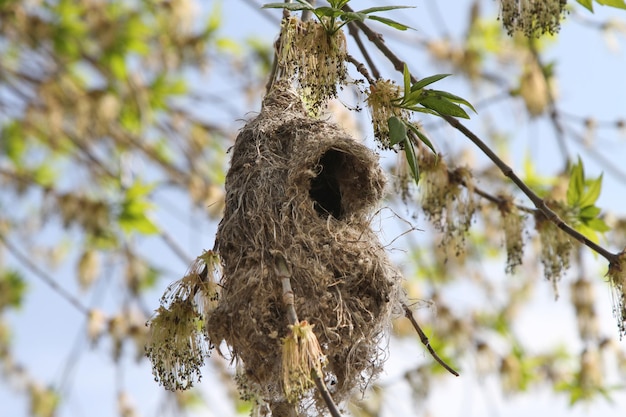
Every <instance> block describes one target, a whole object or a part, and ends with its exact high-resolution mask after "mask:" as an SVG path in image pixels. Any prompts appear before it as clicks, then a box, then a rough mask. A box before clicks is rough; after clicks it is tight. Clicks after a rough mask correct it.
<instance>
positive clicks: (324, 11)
mask: <svg viewBox="0 0 626 417" xmlns="http://www.w3.org/2000/svg"><path fill="white" fill-rule="evenodd" d="M343 14H345V12H344V11H343V10H339V9H335V8H334V7H318V8H317V9H315V15H316V16H317V17H318V18H319V17H320V16H326V17H331V18H337V17H339V16H341V15H343Z"/></svg>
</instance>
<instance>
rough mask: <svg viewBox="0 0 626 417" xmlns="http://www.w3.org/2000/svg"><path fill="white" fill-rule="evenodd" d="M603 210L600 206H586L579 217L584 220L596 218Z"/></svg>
mask: <svg viewBox="0 0 626 417" xmlns="http://www.w3.org/2000/svg"><path fill="white" fill-rule="evenodd" d="M601 211H602V210H601V209H600V207H596V206H586V207H584V208H583V209H582V210H581V211H580V213H579V214H578V218H580V219H581V220H582V221H583V222H585V221H588V220H591V219H595V218H596V217H597V216H598V214H600V212H601Z"/></svg>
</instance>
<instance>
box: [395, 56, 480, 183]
mask: <svg viewBox="0 0 626 417" xmlns="http://www.w3.org/2000/svg"><path fill="white" fill-rule="evenodd" d="M450 75H451V74H435V75H431V76H429V77H426V78H423V79H421V80H419V81H417V82H415V83H413V84H411V73H410V72H409V68H408V66H407V65H406V64H405V65H404V70H403V86H404V95H403V96H402V97H399V98H398V99H396V100H395V103H394V105H395V106H396V107H399V108H401V109H404V110H409V111H413V112H419V113H426V114H432V115H435V116H438V117H442V116H453V117H462V118H464V119H469V115H468V114H467V112H465V110H464V109H463V108H462V107H461V106H460V104H462V105H465V106H467V107H469V108H470V109H472V110H473V111H474V112H476V110H475V109H474V107H473V106H472V105H471V104H470V102H468V101H467V100H465V99H464V98H462V97H459V96H456V95H454V94H452V93H448V92H447V91H442V90H431V89H427V88H425V87H427V86H429V85H431V84H433V83H435V82H437V81H439V80H442V79H444V78H446V77H448V76H450ZM387 123H388V124H389V140H390V144H391V145H392V146H393V145H400V147H401V148H402V149H404V153H405V155H406V160H407V162H408V164H409V168H410V169H411V173H412V174H413V178H415V182H416V183H418V182H419V167H418V164H417V158H416V152H415V142H416V141H412V140H411V139H410V137H409V133H410V134H411V136H413V135H414V136H413V137H414V138H417V139H419V140H420V141H421V142H422V143H423V144H424V145H426V146H427V147H428V148H429V149H430V150H431V151H432V152H433V153H436V151H435V148H434V147H433V144H432V143H431V141H430V140H429V139H428V138H427V137H426V135H424V133H423V132H422V131H421V130H420V129H419V128H418V127H417V126H416V125H415V124H414V123H411V122H408V121H406V120H402V119H401V118H399V117H396V116H393V117H391V118H389V120H388V121H387Z"/></svg>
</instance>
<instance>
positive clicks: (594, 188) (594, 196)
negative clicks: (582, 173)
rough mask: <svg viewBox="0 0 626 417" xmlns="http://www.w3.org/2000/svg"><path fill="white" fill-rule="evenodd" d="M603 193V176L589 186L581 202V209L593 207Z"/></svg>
mask: <svg viewBox="0 0 626 417" xmlns="http://www.w3.org/2000/svg"><path fill="white" fill-rule="evenodd" d="M601 191H602V175H600V176H599V177H598V178H597V179H595V180H594V181H592V182H591V184H589V185H588V188H587V191H585V193H584V194H583V196H582V198H581V199H580V201H579V204H580V207H587V206H593V205H594V204H595V202H596V201H597V200H598V197H600V192H601Z"/></svg>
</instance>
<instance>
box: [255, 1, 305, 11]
mask: <svg viewBox="0 0 626 417" xmlns="http://www.w3.org/2000/svg"><path fill="white" fill-rule="evenodd" d="M261 8H262V9H287V10H289V11H291V12H297V11H300V10H314V9H315V7H313V6H311V5H310V4H309V3H306V4H304V3H267V4H264V5H263V6H261Z"/></svg>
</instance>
